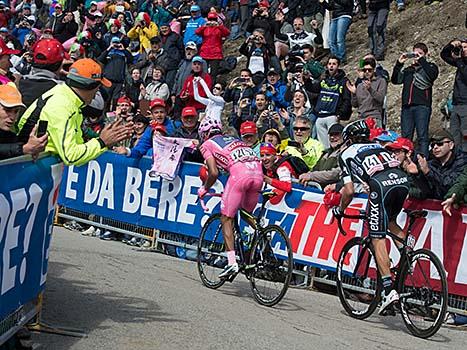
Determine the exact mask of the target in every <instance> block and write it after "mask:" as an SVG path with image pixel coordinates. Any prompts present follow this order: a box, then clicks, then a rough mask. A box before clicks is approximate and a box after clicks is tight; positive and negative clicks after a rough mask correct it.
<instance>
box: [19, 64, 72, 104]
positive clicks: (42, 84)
mask: <svg viewBox="0 0 467 350" xmlns="http://www.w3.org/2000/svg"><path fill="white" fill-rule="evenodd" d="M62 83H64V82H63V81H61V80H59V79H58V77H57V75H56V74H55V73H54V72H51V71H49V70H46V69H39V68H35V67H33V68H32V70H31V73H30V74H28V75H25V76H23V77H21V79H20V81H19V83H18V90H19V92H20V93H21V96H22V100H23V103H24V104H25V105H26V107H29V106H30V105H31V104H32V103H33V102H34V101H35V100H37V99H38V98H39V96H42V94H43V93H45V92H47V91H49V90H50V89H52V88H53V87H54V86H55V85H57V84H62Z"/></svg>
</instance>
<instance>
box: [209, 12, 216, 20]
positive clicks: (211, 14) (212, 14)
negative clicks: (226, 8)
mask: <svg viewBox="0 0 467 350" xmlns="http://www.w3.org/2000/svg"><path fill="white" fill-rule="evenodd" d="M208 19H217V13H215V12H209V13H208Z"/></svg>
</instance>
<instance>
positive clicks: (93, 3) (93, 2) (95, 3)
mask: <svg viewBox="0 0 467 350" xmlns="http://www.w3.org/2000/svg"><path fill="white" fill-rule="evenodd" d="M89 5H91V6H92V5H96V6H97V1H91V3H90V4H89Z"/></svg>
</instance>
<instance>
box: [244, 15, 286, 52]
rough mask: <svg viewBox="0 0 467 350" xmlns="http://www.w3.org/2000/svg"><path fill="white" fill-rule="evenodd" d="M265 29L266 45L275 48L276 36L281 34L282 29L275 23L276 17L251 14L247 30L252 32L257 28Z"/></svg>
mask: <svg viewBox="0 0 467 350" xmlns="http://www.w3.org/2000/svg"><path fill="white" fill-rule="evenodd" d="M258 28H260V29H263V30H264V39H266V46H267V47H268V48H269V49H271V50H273V49H274V36H275V35H277V34H280V29H279V28H278V26H277V24H276V23H275V21H274V19H272V18H269V17H262V16H256V17H255V16H250V17H249V19H248V22H247V28H246V31H247V32H249V33H252V32H253V31H254V30H255V29H258Z"/></svg>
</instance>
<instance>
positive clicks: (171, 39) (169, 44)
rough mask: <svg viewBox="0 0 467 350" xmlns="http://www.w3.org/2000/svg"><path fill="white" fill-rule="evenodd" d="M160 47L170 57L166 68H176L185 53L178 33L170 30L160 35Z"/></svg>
mask: <svg viewBox="0 0 467 350" xmlns="http://www.w3.org/2000/svg"><path fill="white" fill-rule="evenodd" d="M161 39H162V48H163V49H164V51H165V52H166V53H167V55H168V56H169V57H170V60H168V62H167V70H176V69H177V68H178V65H179V63H180V61H181V60H182V58H183V56H184V54H185V48H184V46H183V40H182V38H181V36H180V35H178V34H177V33H174V32H172V31H171V32H170V33H169V34H168V35H165V36H164V35H161Z"/></svg>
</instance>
